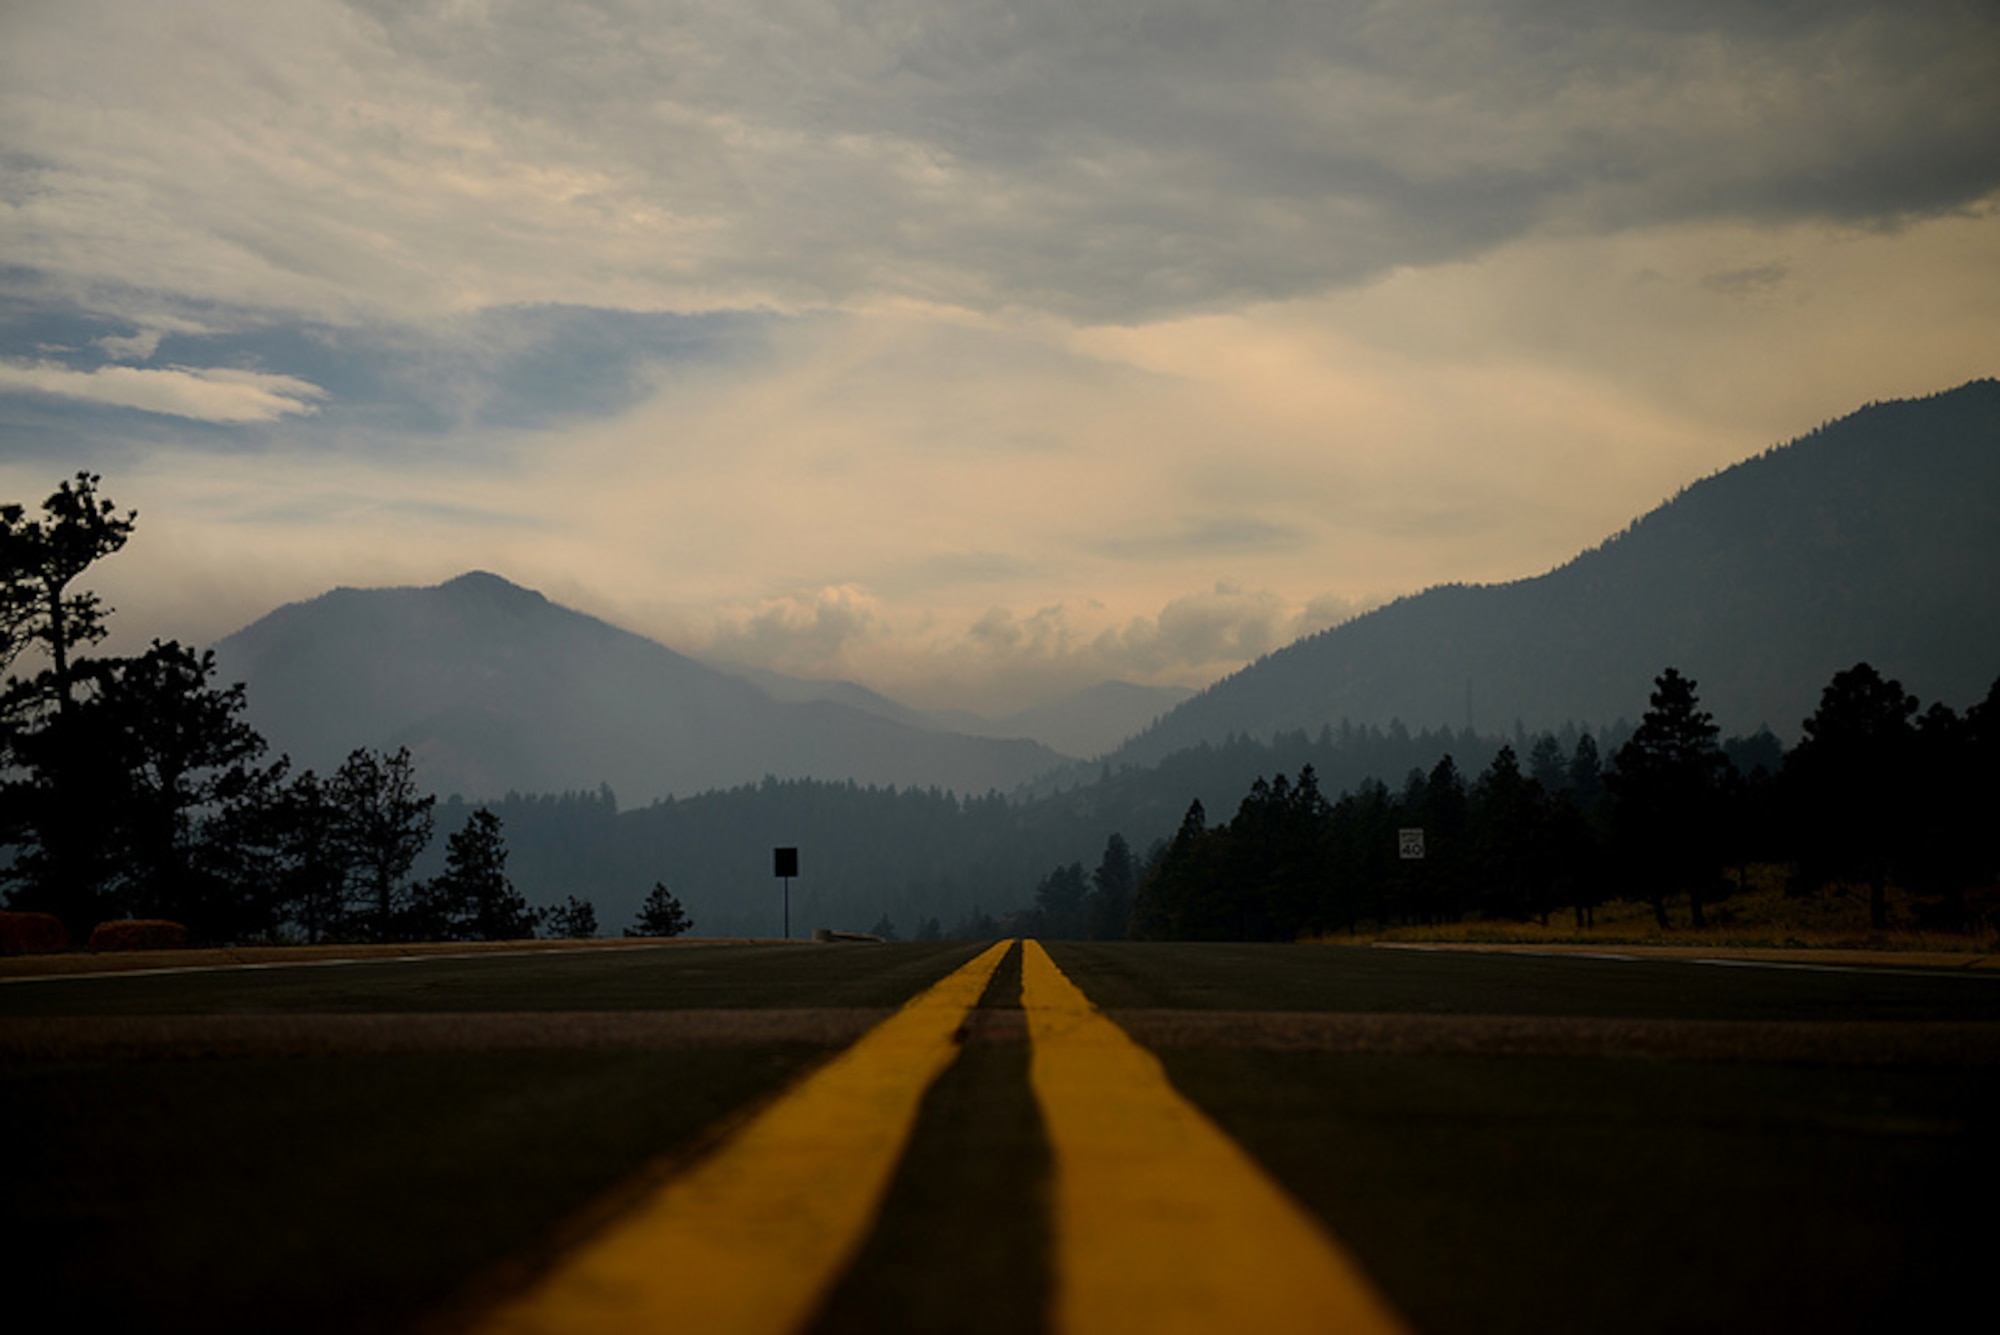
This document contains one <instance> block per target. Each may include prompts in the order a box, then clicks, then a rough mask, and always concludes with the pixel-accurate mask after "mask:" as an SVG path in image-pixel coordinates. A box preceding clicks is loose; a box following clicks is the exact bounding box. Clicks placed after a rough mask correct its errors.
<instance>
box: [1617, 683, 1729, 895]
mask: <svg viewBox="0 0 2000 1335" xmlns="http://www.w3.org/2000/svg"><path fill="white" fill-rule="evenodd" d="M1699 705H1700V701H1699V699H1698V697H1697V696H1696V694H1695V683H1694V682H1693V681H1692V680H1690V679H1688V678H1686V677H1683V676H1682V675H1681V674H1680V673H1679V672H1678V671H1676V670H1675V669H1673V668H1668V669H1667V670H1666V671H1665V672H1664V673H1662V674H1661V675H1660V676H1658V677H1656V678H1654V681H1653V693H1652V695H1651V696H1650V697H1649V706H1650V707H1649V708H1648V709H1647V710H1646V714H1645V717H1643V718H1642V719H1640V720H1639V727H1638V729H1637V731H1635V732H1634V733H1633V734H1632V739H1631V740H1630V741H1628V742H1627V743H1625V745H1624V746H1622V747H1620V748H1619V749H1618V755H1617V757H1616V763H1617V768H1616V769H1615V770H1614V772H1613V773H1611V774H1610V775H1608V776H1607V777H1606V783H1607V784H1608V786H1609V787H1610V790H1611V793H1612V796H1613V797H1614V798H1615V799H1616V801H1617V806H1616V808H1615V811H1614V818H1615V821H1616V828H1617V832H1618V841H1619V849H1620V855H1621V861H1622V865H1623V869H1624V871H1625V873H1626V874H1627V875H1628V876H1630V877H1632V878H1633V879H1635V880H1637V881H1638V882H1640V884H1641V885H1643V887H1644V888H1645V893H1646V896H1647V898H1648V899H1649V900H1650V901H1651V903H1652V905H1653V919H1654V921H1655V922H1657V923H1658V924H1659V925H1660V926H1661V927H1665V926H1666V925H1667V905H1666V898H1667V896H1668V895H1669V894H1671V893H1673V892H1675V891H1677V890H1685V891H1686V892H1687V895H1688V912H1689V918H1690V920H1691V921H1692V923H1693V924H1694V926H1696V927H1702V926H1706V925H1707V920H1706V918H1705V917H1704V915H1703V913H1702V900H1703V898H1704V896H1705V894H1706V893H1707V892H1708V890H1709V888H1710V885H1711V883H1712V882H1713V880H1714V873H1715V868H1716V866H1717V857H1718V853H1717V849H1716V840H1715V830H1716V817H1717V814H1718V801H1719V799H1720V795H1721V780H1722V773H1723V769H1724V767H1725V766H1726V765H1727V764H1728V761H1727V759H1726V758H1725V757H1724V756H1723V754H1722V750H1721V748H1720V747H1719V746H1717V745H1716V740H1715V738H1716V727H1715V720H1714V719H1713V718H1711V717H1710V716H1709V714H1708V713H1707V712H1706V711H1705V710H1703V709H1701V708H1700V707H1699Z"/></svg>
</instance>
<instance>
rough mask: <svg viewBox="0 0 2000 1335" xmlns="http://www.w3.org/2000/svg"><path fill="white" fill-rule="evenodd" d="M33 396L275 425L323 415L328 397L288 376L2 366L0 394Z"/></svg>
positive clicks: (193, 369)
mask: <svg viewBox="0 0 2000 1335" xmlns="http://www.w3.org/2000/svg"><path fill="white" fill-rule="evenodd" d="M8 391H16V392H18V391H27V392H30V393H35V394H49V395H54V396H56V397H58V398H64V399H77V400H81V401H84V402H87V403H94V404H101V405H104V406H107V407H114V408H136V409H138V410H139V411H141V412H147V413H159V414H163V415H165V416H168V417H181V418H188V419H190V420H193V421H198V422H213V423H217V424H222V425H233V424H237V423H246V422H275V421H277V420H279V419H280V418H285V417H295V416H300V415H303V414H307V413H313V412H316V411H318V408H319V404H320V402H321V401H322V400H324V399H325V398H326V391H325V390H323V389H321V388H320V387H319V386H318V385H315V384H312V383H310V382H308V381H304V380H300V379H298V378H296V377H294V376H288V375H268V374H265V373H263V372H259V371H236V370H229V369H225V368H216V367H208V368H197V367H180V366H177V367H166V368H161V369H158V370H144V369H140V368H138V367H131V366H104V367H99V368H98V369H96V370H92V371H76V370H71V369H70V368H68V367H66V366H62V365H59V364H58V363H55V362H19V361H6V362H0V393H5V392H8Z"/></svg>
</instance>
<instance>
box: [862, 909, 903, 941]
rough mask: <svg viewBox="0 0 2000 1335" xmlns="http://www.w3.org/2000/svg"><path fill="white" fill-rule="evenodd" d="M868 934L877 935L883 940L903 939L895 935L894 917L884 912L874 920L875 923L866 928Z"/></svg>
mask: <svg viewBox="0 0 2000 1335" xmlns="http://www.w3.org/2000/svg"><path fill="white" fill-rule="evenodd" d="M868 934H869V935H870V936H879V937H881V938H882V939H883V940H884V941H900V940H902V939H903V938H902V937H900V936H898V935H896V921H895V919H893V918H891V917H890V916H889V915H888V914H886V913H885V914H883V915H882V916H881V917H879V918H877V919H876V920H875V925H874V926H873V927H870V928H869V929H868Z"/></svg>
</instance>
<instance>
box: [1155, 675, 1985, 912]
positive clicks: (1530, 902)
mask: <svg viewBox="0 0 2000 1335" xmlns="http://www.w3.org/2000/svg"><path fill="white" fill-rule="evenodd" d="M1716 731H1717V730H1716V728H1715V725H1714V722H1713V720H1712V719H1711V718H1710V717H1709V715H1708V714H1707V713H1706V712H1705V711H1703V710H1702V709H1701V708H1700V707H1699V699H1698V696H1697V694H1696V689H1695V683H1694V682H1693V681H1691V680H1689V679H1688V678H1686V677H1683V676H1682V675H1681V674H1680V673H1678V672H1677V671H1675V670H1674V669H1672V668H1668V669H1667V670H1666V671H1665V672H1664V673H1662V674H1661V675H1660V677H1659V678H1657V679H1656V681H1655V689H1654V691H1653V694H1652V697H1651V708H1650V709H1649V710H1648V711H1647V713H1646V715H1645V717H1644V718H1643V719H1642V720H1641V722H1640V724H1639V727H1638V728H1637V730H1636V731H1635V732H1634V733H1633V735H1632V737H1631V740H1629V741H1628V742H1626V743H1625V744H1624V745H1623V746H1621V747H1620V748H1619V749H1618V750H1617V751H1616V752H1615V753H1613V754H1612V755H1611V756H1610V757H1609V758H1608V763H1602V762H1600V760H1599V758H1598V756H1597V754H1596V751H1595V747H1594V745H1591V744H1589V739H1588V737H1586V738H1585V739H1584V741H1583V742H1582V743H1580V744H1579V746H1578V748H1577V750H1576V751H1575V752H1574V753H1573V754H1572V755H1570V756H1568V757H1564V756H1562V755H1561V753H1560V752H1559V750H1557V749H1556V748H1555V746H1554V743H1553V739H1552V738H1548V737H1544V738H1543V739H1541V741H1539V742H1538V743H1536V745H1535V747H1534V749H1533V751H1532V752H1531V754H1530V756H1529V757H1528V763H1527V766H1526V767H1525V768H1524V767H1523V764H1522V762H1521V761H1520V760H1519V759H1518V758H1517V757H1516V755H1515V754H1514V752H1513V749H1512V748H1511V747H1505V748H1502V750H1501V751H1500V753H1499V755H1498V756H1496V757H1495V759H1494V760H1493V762H1492V764H1491V765H1490V766H1488V768H1487V769H1486V770H1485V771H1484V772H1483V773H1482V774H1480V775H1479V776H1478V777H1476V778H1474V779H1472V780H1470V781H1468V780H1467V779H1466V778H1465V777H1464V776H1463V775H1462V774H1460V772H1459V771H1458V769H1457V767H1456V766H1455V765H1454V764H1453V762H1452V759H1451V757H1450V756H1446V757H1444V758H1443V759H1442V760H1440V761H1439V762H1438V763H1437V765H1436V766H1434V767H1433V768H1432V769H1431V770H1430V771H1429V772H1428V773H1425V772H1423V771H1420V770H1413V771H1411V772H1410V774H1409V775H1408V776H1407V778H1406V779H1405V780H1404V783H1403V786H1402V788H1401V790H1400V791H1391V790H1390V789H1389V788H1388V787H1387V786H1386V785H1385V784H1383V783H1381V782H1379V781H1377V782H1372V783H1366V784H1363V785H1362V786H1361V787H1360V788H1358V789H1356V790H1353V791H1350V792H1347V793H1343V794H1342V795H1341V796H1340V797H1339V798H1338V799H1336V800H1328V799H1327V798H1326V797H1324V796H1323V795H1322V794H1321V792H1320V791H1319V787H1318V783H1317V780H1316V778H1315V776H1314V774H1313V772H1312V770H1311V768H1310V767H1308V768H1306V769H1304V770H1302V771H1301V772H1300V774H1299V776H1298V778H1297V779H1296V780H1293V779H1288V778H1286V777H1285V776H1284V775H1282V774H1281V775H1279V776H1277V777H1276V778H1275V779H1272V780H1269V781H1266V780H1264V779H1259V780H1257V782H1256V783H1255V784H1254V785H1253V786H1252V788H1251V791H1250V794H1249V795H1248V796H1247V797H1246V798H1245V799H1244V801H1243V804H1242V806H1241V807H1240V808H1239V809H1238V811H1237V813H1236V815H1235V817H1234V818H1233V819H1231V820H1230V821H1229V822H1228V823H1227V824H1222V825H1215V826H1211V825H1210V824H1209V823H1208V821H1207V817H1206V813H1205V812H1204V811H1203V809H1202V807H1201V804H1200V803H1199V802H1197V803H1195V804H1194V805H1193V806H1191V807H1190V808H1189V810H1188V813H1187V816H1186V817H1185V819H1184V820H1183V821H1182V824H1181V828H1180V831H1179V833H1177V834H1176V835H1175V837H1174V839H1173V840H1172V841H1171V842H1169V843H1167V844H1165V845H1163V846H1161V847H1159V848H1156V849H1155V850H1154V851H1153V852H1152V854H1151V856H1150V857H1149V858H1148V859H1147V864H1146V868H1145V870H1144V872H1143V874H1142V876H1141V878H1140V882H1139V886H1138V891H1137V894H1136V896H1135V898H1134V901H1133V908H1132V914H1131V918H1130V921H1129V924H1128V929H1129V931H1130V933H1131V935H1133V936H1136V937H1140V938H1142V939H1156V940H1293V939H1298V938H1318V939H1326V938H1331V937H1338V936H1346V937H1354V938H1368V939H1411V940H1414V939H1424V940H1448V939H1459V940H1475V939H1476V940H1503V939H1514V940H1544V941H1546V940H1557V939H1576V940H1588V941H1593V942H1600V943H1601V942H1604V941H1606V940H1611V939H1621V940H1633V939H1638V940H1653V941H1662V940H1669V939H1675V938H1677V937H1680V936H1683V935H1687V936H1690V937H1691V939H1699V940H1702V941H1704V942H1708V943H1710V944H1714V943H1716V942H1718V941H1721V940H1724V939H1730V938H1739V939H1742V940H1744V941H1745V942H1755V943H1760V944H1766V943H1787V942H1791V943H1797V944H1823V945H1827V944H1836V943H1837V944H1851V945H1876V946H1879V945H1884V944H1888V943H1890V942H1892V941H1893V942H1895V943H1897V944H1908V943H1911V942H1915V941H1929V942H1935V943H1945V942H1948V943H1950V944H1952V945H1953V946H1955V947H1957V948H1961V949H1963V948H1968V947H1970V948H1975V949H1981V948H1986V947H1988V946H1990V945H1991V944H1992V942H1993V941H1994V939H1995V936H1996V931H1997V930H2000V889H1996V879H2000V878H1996V869H2000V831H1996V827H1995V825H1994V822H1993V821H1992V819H1991V813H1992V812H1994V811H1996V810H2000V783H1997V782H1996V776H2000V682H1996V683H1995V685H1994V687H1993V689H1992V690H1990V691H1989V692H1988V694H1987V696H1986V698H1985V699H1984V700H1982V701H1980V702H1978V703H1976V704H1974V705H1973V706H1972V707H1971V708H1969V709H1968V710H1967V711H1966V712H1965V713H1964V714H1963V715H1960V714H1958V713H1957V712H1955V711H1954V710H1952V709H1951V708H1949V707H1948V706H1945V705H1943V704H1933V705H1932V706H1930V708H1929V709H1927V710H1923V711H1922V712H1921V713H1920V712H1919V702H1918V701H1917V699H1916V697H1914V696H1912V695H1910V694H1909V693H1908V692H1906V691H1904V690H1903V688H1902V687H1901V685H1900V684H1898V683H1897V682H1895V681H1893V680H1890V679H1886V678H1884V677H1883V676H1882V675H1881V674H1880V673H1879V672H1877V671H1876V670H1875V669H1874V668H1873V667H1871V666H1870V665H1868V664H1866V663H1858V664H1856V665H1855V666H1854V667H1852V668H1849V669H1847V670H1845V671H1842V672H1839V673H1837V674H1835V676H1834V677H1833V679H1832V680H1831V681H1830V682H1828V684H1827V686H1826V688H1825V690H1824V691H1823V692H1822V694H1821V697H1820V704H1819V708H1818V709H1817V710H1816V711H1815V712H1814V713H1813V715H1812V716H1811V717H1810V718H1808V719H1806V720H1805V724H1804V739H1803V740H1802V741H1801V743H1800V744H1799V745H1798V746H1797V747H1795V748H1793V749H1792V750H1791V751H1790V752H1789V753H1784V752H1781V751H1780V750H1779V748H1778V747H1777V746H1776V742H1775V739H1774V738H1770V737H1769V736H1768V734H1766V735H1765V737H1764V740H1762V741H1761V742H1760V741H1758V740H1757V739H1732V741H1731V743H1730V744H1729V745H1728V746H1726V747H1725V745H1723V744H1722V743H1720V742H1718V740H1717V736H1716ZM1744 759H1747V760H1748V761H1749V762H1750V763H1748V764H1745V763H1742V761H1743V760H1744Z"/></svg>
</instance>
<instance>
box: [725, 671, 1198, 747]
mask: <svg viewBox="0 0 2000 1335" xmlns="http://www.w3.org/2000/svg"><path fill="white" fill-rule="evenodd" d="M719 666H720V667H721V670H723V671H725V672H729V673H732V674H734V675H738V676H741V677H743V678H744V679H745V680H746V681H750V682H753V683H755V684H756V685H757V686H758V687H759V688H760V689H761V690H763V691H764V692H765V693H766V694H768V695H770V696H771V697H772V698H773V699H776V700H786V701H791V702H793V703H803V702H805V701H811V700H830V701H832V702H834V703H835V704H843V705H847V706H849V707H851V708H854V709H858V710H861V711H862V712H863V713H868V714H876V715H878V716H880V717H882V718H889V719H895V720H896V721H897V722H899V723H907V724H909V725H910V726H912V727H919V728H931V729H938V730H942V731H945V732H957V733H963V734H965V735H966V736H968V737H991V738H996V739H1012V738H1026V739H1027V740H1029V741H1032V742H1040V743H1041V744H1042V745H1043V746H1046V747H1048V748H1049V749H1050V750H1051V751H1054V752H1057V753H1058V754H1059V755H1062V756H1065V757H1067V758H1069V759H1073V760H1084V759H1088V758H1090V757H1093V756H1098V755H1102V754H1103V753H1105V752H1106V751H1109V750H1111V749H1112V748H1113V747H1115V746H1117V745H1118V744H1119V743H1121V742H1123V741H1125V740H1126V739H1127V738H1128V737H1131V736H1132V735H1134V734H1135V733H1138V732H1140V731H1142V730H1143V729H1145V728H1146V727H1147V726H1149V725H1150V724H1151V723H1152V722H1153V721H1154V720H1155V719H1157V718H1159V717H1160V716H1161V715H1162V714H1164V713H1166V712H1167V711H1168V710H1169V709H1172V708H1173V707H1174V706H1175V705H1177V704H1179V703H1180V702H1181V701H1183V700H1185V699H1187V698H1188V697H1189V696H1191V695H1193V694H1194V692H1193V691H1192V690H1191V689H1189V688H1187V687H1184V686H1141V685H1139V684H1138V683H1136V682H1129V681H1101V682H1098V683H1097V684H1096V685H1094V686H1086V687H1084V688H1083V689H1082V690H1080V691H1073V692H1071V693H1070V694H1068V695H1065V696H1063V697H1061V698H1060V699H1057V700H1051V701H1049V702H1048V703H1046V704H1040V705H1036V706H1034V707H1032V708H1029V709H1023V710H1019V711H1016V712H1015V713H1012V714H1002V715H999V716H997V717H994V716H989V715H986V714H980V713H975V712H974V711H972V710H970V709H919V708H916V707H914V706H911V705H906V704H903V703H901V702H900V701H896V700H892V699H890V698H889V697H888V696H886V695H883V694H881V693H880V692H878V691H873V690H870V689H869V688H868V687H866V686H862V685H859V684H858V683H855V682H851V681H825V680H816V679H813V678H808V677H788V676H785V675H784V674H782V673H778V672H771V671H768V670H766V669H762V668H745V667H737V666H731V665H726V664H724V665H719Z"/></svg>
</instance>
